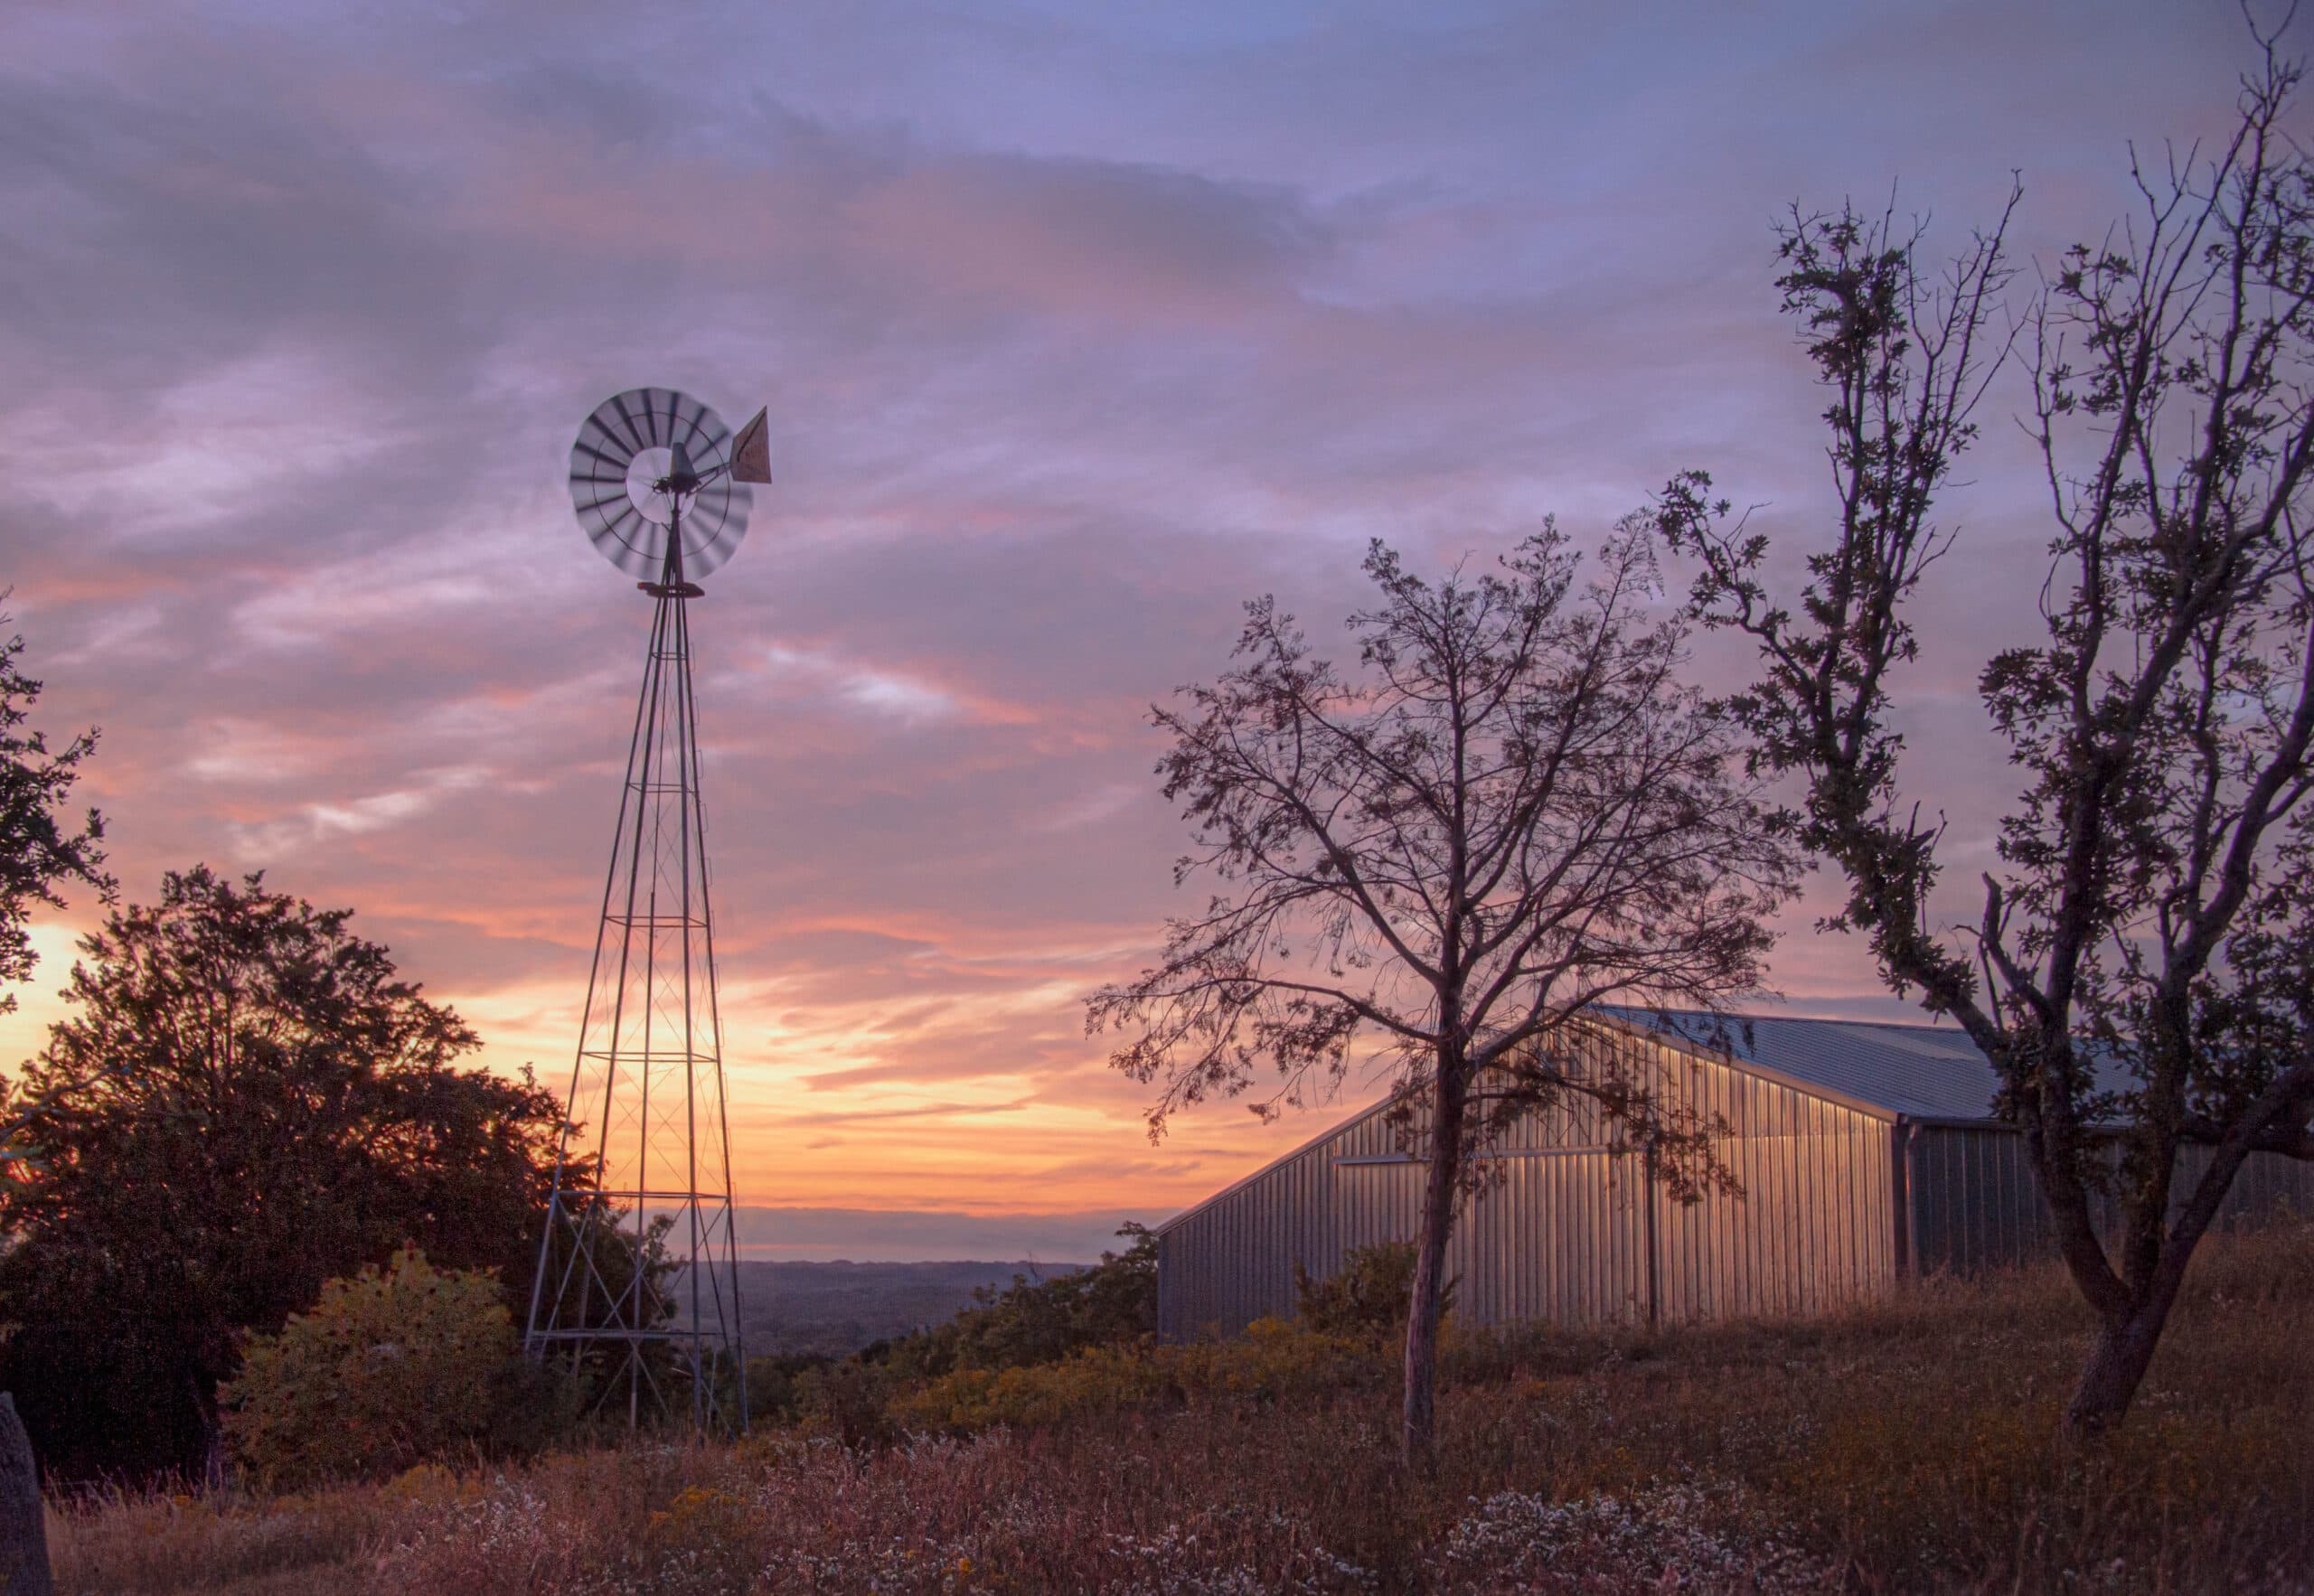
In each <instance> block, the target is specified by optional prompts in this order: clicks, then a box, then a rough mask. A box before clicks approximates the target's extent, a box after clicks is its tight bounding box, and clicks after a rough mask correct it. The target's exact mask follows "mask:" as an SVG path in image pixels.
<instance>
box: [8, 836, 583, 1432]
mask: <svg viewBox="0 0 2314 1596" xmlns="http://www.w3.org/2000/svg"><path fill="white" fill-rule="evenodd" d="M347 918H348V914H347V912H346V911H343V910H333V911H326V912H325V911H317V910H315V908H314V907H313V906H311V905H309V904H306V903H305V902H304V901H302V900H299V899H295V898H291V897H285V896H282V895H280V894H277V893H272V892H268V891H267V890H265V888H264V887H263V884H262V882H261V880H260V879H259V878H258V877H255V876H252V877H249V878H248V879H247V880H245V881H244V882H242V883H240V885H239V886H236V885H234V884H233V883H231V882H229V881H226V880H223V879H221V878H218V877H217V876H215V875H212V873H211V872H210V871H208V870H207V869H205V868H202V869H195V870H193V871H191V872H188V873H186V874H183V875H171V876H169V877H167V878H166V879H165V883H164V885H163V889H162V896H161V901H160V902H159V903H158V904H156V905H154V906H150V907H135V906H132V907H130V908H128V909H127V910H125V911H119V912H116V913H114V914H113V915H110V916H109V917H108V921H107V923H106V925H105V927H104V929H103V930H101V931H99V932H98V933H97V934H94V935H91V936H89V937H88V938H86V939H85V940H84V941H83V942H82V943H81V944H80V946H81V953H82V962H80V963H79V964H77V965H76V966H75V968H74V970H73V972H72V981H71V990H70V992H69V994H68V995H69V997H70V998H71V1001H72V1002H73V1003H74V1005H75V1006H76V1009H77V1012H76V1013H75V1014H74V1015H73V1016H72V1017H71V1019H66V1020H64V1021H62V1022H61V1023H59V1024H58V1025H57V1026H56V1027H54V1028H53V1029H52V1031H51V1033H50V1037H49V1042H48V1046H47V1048H46V1049H45V1050H44V1051H43V1052H42V1055H41V1056H40V1057H39V1058H38V1059H36V1060H35V1061H33V1063H32V1064H30V1065H29V1066H26V1069H25V1071H24V1075H25V1082H26V1085H27V1087H28V1089H29V1091H28V1095H29V1097H30V1098H31V1099H32V1100H33V1102H34V1103H36V1104H38V1106H36V1107H34V1108H33V1109H32V1111H31V1112H30V1113H29V1116H28V1118H27V1119H26V1120H25V1122H24V1126H23V1129H22V1131H21V1132H20V1143H21V1144H22V1145H23V1146H24V1147H25V1148H26V1149H28V1150H30V1152H31V1153H32V1154H33V1157H32V1158H31V1159H28V1160H26V1161H27V1163H28V1164H29V1165H30V1173H29V1174H28V1175H27V1176H26V1177H25V1178H22V1179H19V1180H18V1181H16V1182H14V1183H13V1184H12V1185H10V1186H9V1187H8V1188H6V1189H5V1195H0V1226H5V1230H6V1231H7V1233H8V1234H9V1235H10V1236H11V1237H12V1244H11V1246H10V1247H9V1249H8V1251H7V1253H5V1256H0V1319H5V1320H6V1321H7V1322H8V1323H9V1325H10V1326H11V1330H10V1333H9V1336H8V1339H7V1341H6V1345H5V1353H0V1369H4V1370H5V1379H6V1380H7V1382H8V1383H9V1384H10V1385H12V1386H13V1388H14V1390H15V1391H16V1392H17V1393H18V1394H20V1395H21V1397H22V1405H23V1408H24V1416H25V1420H26V1423H27V1425H28V1427H29V1428H30V1429H31V1430H32V1432H33V1436H34V1438H35V1440H36V1441H38V1442H39V1443H40V1445H41V1446H42V1450H43V1453H44V1456H45V1458H46V1460H47V1463H48V1466H49V1467H50V1468H51V1469H61V1470H62V1471H63V1472H66V1473H88V1472H91V1471H96V1470H108V1471H110V1470H132V1471H143V1470H148V1469H160V1468H171V1467H174V1468H180V1469H186V1468H193V1467H195V1466H198V1465H200V1464H201V1463H202V1462H203V1460H205V1459H206V1457H207V1456H208V1454H209V1450H210V1448H211V1446H212V1441H214V1438H215V1436H216V1423H217V1413H216V1388H217V1385H218V1383H219V1382H220V1381H221V1380H224V1379H227V1378H230V1376H231V1375H232V1374H233V1373H234V1372H235V1370H236V1368H237V1367H238V1366H239V1362H240V1351H239V1337H240V1334H241V1332H243V1331H245V1330H258V1331H268V1332H269V1331H272V1330H276V1329H278V1328H280V1326H281V1324H282V1322H283V1321H284V1319H286V1317H287V1315H288V1314H289V1313H291V1312H292V1311H295V1310H302V1309H305V1308H306V1307H308V1306H310V1305H311V1304H312V1303H313V1302H314V1301H315V1299H316V1298H317V1296H318V1295H319V1293H320V1290H321V1286H322V1282H323V1281H325V1280H328V1279H330V1278H332V1277H334V1276H339V1275H349V1274H352V1273H353V1272H355V1271H356V1270H358V1269H360V1268H361V1267H362V1265H363V1264H366V1263H381V1262H382V1261H384V1260H385V1259H386V1258H387V1257H388V1256H389V1255H390V1254H391V1253H392V1252H393V1250H394V1249H395V1248H396V1247H397V1246H400V1245H401V1244H404V1243H410V1244H416V1245H419V1246H420V1247H422V1248H424V1249H425V1251H426V1252H427V1253H428V1256H430V1257H432V1258H434V1259H435V1260H437V1262H439V1263H441V1264H442V1265H443V1266H444V1267H446V1268H489V1269H495V1270H496V1271H497V1272H498V1274H499V1278H500V1279H501V1280H502V1281H505V1282H507V1283H509V1284H510V1285H513V1286H515V1287H516V1288H517V1289H518V1290H522V1289H526V1287H527V1284H528V1281H529V1278H530V1272H531V1268H532V1266H533V1251H534V1249H535V1248H536V1246H537V1244H538V1230H537V1225H538V1224H539V1222H540V1218H541V1215H542V1214H543V1213H544V1210H545V1206H546V1197H547V1188H548V1185H549V1182H550V1180H551V1178H552V1173H553V1159H554V1137H555V1133H556V1131H557V1129H558V1127H559V1125H560V1114H559V1113H558V1110H557V1105H556V1103H555V1101H554V1100H553V1098H552V1097H551V1096H550V1095H549V1094H547V1093H546V1092H544V1091H542V1090H541V1089H540V1088H539V1087H538V1086H537V1085H535V1084H532V1083H531V1081H530V1080H529V1079H528V1077H527V1076H525V1078H523V1079H522V1080H519V1081H514V1080H506V1079H503V1078H501V1077H498V1076H495V1075H488V1074H485V1073H483V1072H481V1071H475V1070H458V1069H456V1068H453V1067H452V1062H453V1060H455V1059H456V1058H457V1057H458V1056H460V1055H462V1054H464V1053H466V1052H467V1051H468V1050H469V1049H471V1048H472V1047H474V1046H475V1036H474V1033H473V1032H472V1031H470V1030H469V1029H467V1028H466V1025H465V1024H464V1023H463V1022H462V1021H460V1020H459V1019H458V1017H457V1016H456V1014H454V1013H452V1012H451V1011H450V1010H449V1009H444V1008H440V1007H438V1006H437V1005H435V1004H432V1003H429V1002H428V1001H427V1000H425V999H423V998H422V997H421V996H420V995H419V989H418V988H417V987H416V986H415V985H412V984H410V983H409V982H406V981H400V980H399V979H397V977H396V974H395V971H394V966H393V963H392V962H391V960H390V958H389V956H388V954H387V951H386V949H385V948H383V947H382V946H381V945H379V944H376V943H372V942H368V941H365V940H363V939H362V938H361V937H358V936H355V935H354V934H352V932H350V931H349V930H348V929H347V925H346V921H347Z"/></svg>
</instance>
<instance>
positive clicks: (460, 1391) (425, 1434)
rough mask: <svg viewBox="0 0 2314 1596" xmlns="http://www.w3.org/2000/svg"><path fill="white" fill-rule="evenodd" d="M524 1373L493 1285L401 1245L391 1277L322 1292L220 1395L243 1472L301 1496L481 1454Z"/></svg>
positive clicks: (337, 1284)
mask: <svg viewBox="0 0 2314 1596" xmlns="http://www.w3.org/2000/svg"><path fill="white" fill-rule="evenodd" d="M524 1368H525V1366H523V1365H522V1364H521V1363H520V1362H519V1361H518V1360H517V1359H516V1358H515V1347H514V1321H513V1315H512V1314H510V1313H509V1312H508V1311H507V1309H506V1293H505V1292H504V1291H503V1290H502V1289H501V1288H500V1286H499V1284H498V1282H497V1281H495V1280H494V1279H492V1278H491V1276H490V1275H489V1274H488V1273H487V1272H484V1271H481V1270H437V1269H436V1268H434V1267H433V1266H432V1265H431V1264H429V1263H427V1261H426V1254H425V1253H421V1252H419V1250H418V1249H417V1248H415V1247H404V1248H402V1249H401V1250H400V1252H397V1253H395V1254H394V1255H393V1258H392V1260H391V1261H390V1263H388V1264H387V1266H386V1268H385V1269H384V1270H383V1271H380V1270H379V1269H378V1268H377V1267H376V1266H374V1265H368V1266H365V1267H364V1268H363V1269H362V1272H361V1273H359V1274H358V1275H355V1276H354V1277H353V1278H352V1279H350V1280H332V1281H325V1282H324V1283H323V1285H322V1294H321V1300H320V1301H319V1302H317V1303H315V1305H314V1307H313V1308H312V1309H311V1310H308V1311H306V1312H304V1313H295V1314H291V1315H290V1316H289V1321H288V1323H287V1324H286V1325H284V1326H283V1327H282V1328H281V1329H280V1330H279V1331H278V1332H277V1334H274V1335H270V1336H257V1337H253V1338H251V1339H250V1340H249V1345H248V1347H246V1349H245V1350H244V1354H243V1357H242V1362H241V1372H240V1375H238V1376H236V1377H235V1378H234V1379H232V1380H230V1381H229V1382H227V1383H226V1384H225V1385H223V1386H222V1387H221V1389H220V1391H219V1393H218V1397H219V1401H220V1403H221V1405H222V1406H223V1408H224V1410H225V1413H224V1423H225V1432H226V1436H227V1438H228V1440H229V1441H230V1444H231V1446H232V1450H233V1452H234V1455H235V1456H236V1457H237V1458H238V1459H239V1460H240V1462H241V1464H242V1465H243V1466H244V1467H245V1468H247V1469H249V1470H250V1472H251V1473H252V1474H254V1475H255V1476H256V1477H257V1478H258V1479H259V1480H260V1481H262V1482H263V1483H264V1484H266V1485H267V1486H268V1487H271V1488H277V1489H302V1488H306V1487H308V1486H312V1485H316V1484H320V1483H322V1482H324V1481H325V1480H328V1479H333V1478H336V1477H340V1476H343V1475H349V1474H370V1475H375V1474H381V1473H395V1472H399V1471H400V1470H401V1469H408V1468H410V1467H411V1466H413V1465H415V1464H417V1463H420V1462H425V1461H428V1460H437V1459H440V1458H444V1457H448V1456H455V1455H456V1453H457V1452H459V1451H461V1450H465V1451H467V1452H469V1453H470V1452H472V1451H473V1450H478V1449H479V1448H481V1447H482V1446H483V1445H484V1442H486V1441H488V1439H489V1438H490V1435H491V1433H492V1432H493V1430H494V1428H495V1427H496V1425H497V1423H498V1417H499V1414H498V1410H499V1408H500V1407H501V1405H502V1404H503V1402H504V1400H505V1398H506V1396H507V1394H509V1391H510V1387H516V1388H519V1386H520V1385H521V1384H522V1382H521V1381H520V1379H519V1376H520V1375H521V1374H522V1371H523V1370H524ZM510 1376H513V1378H510Z"/></svg>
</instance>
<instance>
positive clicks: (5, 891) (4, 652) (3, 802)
mask: <svg viewBox="0 0 2314 1596" xmlns="http://www.w3.org/2000/svg"><path fill="white" fill-rule="evenodd" d="M6 596H7V595H6V594H5V592H0V599H5V597H6ZM6 622H7V617H6V616H5V615H0V625H5V624H6ZM23 657H24V638H23V637H22V636H21V635H19V636H14V637H11V638H9V639H8V641H7V642H6V643H0V985H13V984H14V983H16V982H18V981H24V979H26V978H27V977H28V976H30V975H31V974H32V972H33V944H32V938H31V935H30V934H29V932H28V930H27V928H26V925H25V922H26V921H27V919H28V918H29V917H30V916H31V915H32V913H33V909H34V908H35V907H37V906H41V905H43V904H44V905H47V906H50V907H52V908H61V907H63V906H64V899H63V898H62V897H61V896H60V895H59V894H58V892H57V887H58V884H59V883H61V882H66V881H78V882H80V883H81V884H82V885H84V886H87V887H93V888H95V889H96V891H97V892H98V893H99V895H100V896H102V897H105V898H106V899H108V900H109V899H110V897H111V895H112V889H113V882H112V878H111V877H109V876H108V875H106V874H105V872H104V859H105V856H104V847H103V842H104V834H105V826H104V818H103V817H102V816H101V815H99V814H98V813H97V812H96V811H95V810H93V809H92V810H90V811H89V812H88V814H87V816H86V818H84V819H83V820H82V821H80V825H79V827H78V828H77V829H76V828H74V827H73V826H72V825H71V822H70V821H67V820H66V819H65V818H64V816H63V814H62V810H63V806H64V802H65V799H66V798H67V797H68V796H69V795H70V794H71V791H72V785H73V784H74V783H75V782H77V781H79V780H80V765H81V763H82V761H84V760H86V759H87V758H88V757H89V755H91V754H93V753H95V752H96V747H97V733H96V731H95V729H94V728H90V729H89V730H88V731H84V732H82V733H81V734H80V736H79V737H74V738H73V739H72V740H71V742H69V743H67V744H66V745H65V746H63V747H61V748H59V749H51V748H50V746H49V745H48V739H47V737H46V735H45V734H44V733H42V732H40V731H36V730H31V729H27V728H26V725H25V723H26V722H27V721H28V720H30V719H31V718H32V710H33V704H34V703H35V702H37V701H38V700H39V698H40V694H41V683H39V682H38V681H33V679H32V678H31V677H29V676H27V675H25V674H24V667H23V665H22V664H21V663H20V662H21V661H22V659H23ZM15 1006H16V999H15V994H14V993H13V992H5V993H0V1013H7V1012H9V1011H11V1010H13V1009H14V1008H15Z"/></svg>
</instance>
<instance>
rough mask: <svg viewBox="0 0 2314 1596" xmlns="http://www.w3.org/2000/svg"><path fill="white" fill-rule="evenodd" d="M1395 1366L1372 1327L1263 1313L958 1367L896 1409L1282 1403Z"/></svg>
mask: <svg viewBox="0 0 2314 1596" xmlns="http://www.w3.org/2000/svg"><path fill="white" fill-rule="evenodd" d="M1400 1306H1401V1310H1403V1294H1402V1298H1401V1304H1400ZM1389 1372H1390V1371H1389V1365H1388V1363H1387V1358H1386V1357H1385V1356H1384V1355H1383V1354H1382V1353H1381V1352H1380V1351H1379V1349H1378V1348H1377V1347H1376V1346H1375V1341H1374V1338H1373V1337H1371V1336H1370V1335H1359V1334H1355V1333H1331V1332H1327V1331H1322V1330H1315V1329H1312V1328H1308V1327H1306V1326H1303V1325H1299V1324H1293V1323H1289V1322H1288V1321H1286V1320H1284V1319H1256V1320H1255V1321H1254V1322H1253V1323H1252V1324H1250V1325H1248V1326H1246V1332H1245V1334H1244V1335H1243V1336H1241V1337H1237V1338H1232V1339H1229V1340H1226V1341H1193V1342H1190V1343H1187V1344H1186V1345H1181V1346H1159V1345H1112V1346H1106V1347H1085V1348H1082V1349H1081V1350H1079V1351H1077V1352H1076V1353H1074V1354H1072V1355H1071V1356H1070V1357H1066V1358H1063V1359H1062V1360H1060V1361H1059V1362H1058V1363H1045V1364H1034V1365H1028V1366H1013V1367H1010V1368H1002V1369H977V1368H968V1369H958V1370H956V1371H955V1373H953V1374H949V1375H942V1376H940V1377H939V1378H937V1379H935V1380H931V1381H928V1382H927V1383H925V1384H923V1385H915V1386H911V1387H908V1388H906V1389H903V1390H901V1391H899V1392H898V1393H897V1394H894V1395H893V1396H892V1398H891V1399H890V1401H889V1404H888V1406H887V1409H886V1416H887V1417H888V1418H889V1420H890V1422H891V1423H892V1425H893V1426H894V1427H895V1428H897V1429H898V1430H902V1431H913V1430H948V1431H955V1432H971V1431H974V1430H981V1429H985V1428H986V1427H987V1426H989V1425H991V1424H1056V1423H1060V1422H1065V1421H1068V1420H1072V1419H1077V1418H1082V1417H1085V1416H1086V1415H1089V1414H1096V1413H1119V1412H1124V1411H1127V1410H1132V1409H1145V1408H1153V1407H1163V1406H1170V1405H1179V1404H1183V1403H1186V1402H1189V1401H1190V1400H1191V1399H1193V1398H1239V1399H1246V1400H1250V1401H1253V1402H1256V1403H1264V1402H1275V1401H1278V1400H1280V1399H1282V1398H1284V1397H1288V1396H1312V1395H1316V1394H1321V1393H1325V1392H1333V1391H1344V1390H1352V1389H1357V1388H1359V1387H1370V1386H1375V1385H1383V1384H1387V1380H1388V1376H1389Z"/></svg>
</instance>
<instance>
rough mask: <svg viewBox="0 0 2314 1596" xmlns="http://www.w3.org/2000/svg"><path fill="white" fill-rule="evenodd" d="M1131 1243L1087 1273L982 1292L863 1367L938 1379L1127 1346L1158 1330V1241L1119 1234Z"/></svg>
mask: <svg viewBox="0 0 2314 1596" xmlns="http://www.w3.org/2000/svg"><path fill="white" fill-rule="evenodd" d="M1117 1234H1118V1235H1122V1236H1130V1237H1131V1238H1132V1243H1133V1244H1132V1245H1131V1246H1129V1247H1127V1248H1126V1249H1125V1250H1124V1252H1123V1253H1102V1254H1101V1261H1100V1263H1096V1264H1095V1265H1094V1266H1093V1267H1092V1268H1090V1269H1079V1270H1074V1271H1071V1272H1069V1273H1068V1274H1060V1275H1055V1276H1054V1277H1053V1278H1052V1279H1050V1280H1039V1281H1032V1280H1030V1278H1029V1277H1028V1276H1026V1275H1021V1274H1016V1275H1014V1276H1013V1277H1012V1284H1011V1286H1010V1287H1008V1288H1007V1289H1005V1290H1004V1291H996V1290H994V1289H992V1288H991V1287H987V1286H982V1287H978V1288H976V1289H975V1290H974V1292H973V1306H972V1307H970V1308H967V1309H965V1310H964V1311H963V1312H961V1313H959V1314H957V1315H956V1317H955V1319H950V1320H949V1321H948V1322H947V1323H946V1324H944V1325H936V1326H935V1327H933V1328H931V1329H929V1330H923V1331H919V1332H917V1334H915V1335H912V1336H903V1337H901V1338H898V1340H895V1341H889V1342H879V1343H878V1344H877V1345H875V1346H873V1347H868V1348H866V1349H865V1350H863V1351H862V1352H861V1354H860V1357H861V1360H862V1361H864V1362H868V1363H876V1364H882V1365H886V1366H889V1368H890V1369H891V1370H892V1372H893V1373H894V1374H895V1375H899V1376H904V1377H914V1378H919V1379H931V1378H937V1377H939V1376H940V1375H947V1374H951V1373H954V1372H955V1371H956V1370H958V1369H1010V1368H1026V1367H1030V1366H1035V1365H1038V1364H1048V1363H1057V1362H1058V1361H1059V1360H1060V1359H1062V1358H1065V1357H1068V1356H1069V1355H1070V1354H1072V1353H1075V1352H1079V1351H1082V1350H1083V1349H1085V1348H1086V1347H1115V1346H1127V1345H1131V1344H1133V1343H1135V1342H1138V1341H1140V1340H1141V1339H1142V1338H1143V1337H1147V1336H1152V1335H1154V1334H1155V1333H1156V1331H1157V1238H1156V1237H1155V1236H1154V1235H1152V1234H1150V1232H1149V1231H1148V1230H1147V1229H1146V1228H1145V1227H1144V1226H1142V1225H1126V1226H1125V1227H1124V1229H1122V1230H1120V1231H1118V1232H1117Z"/></svg>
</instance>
